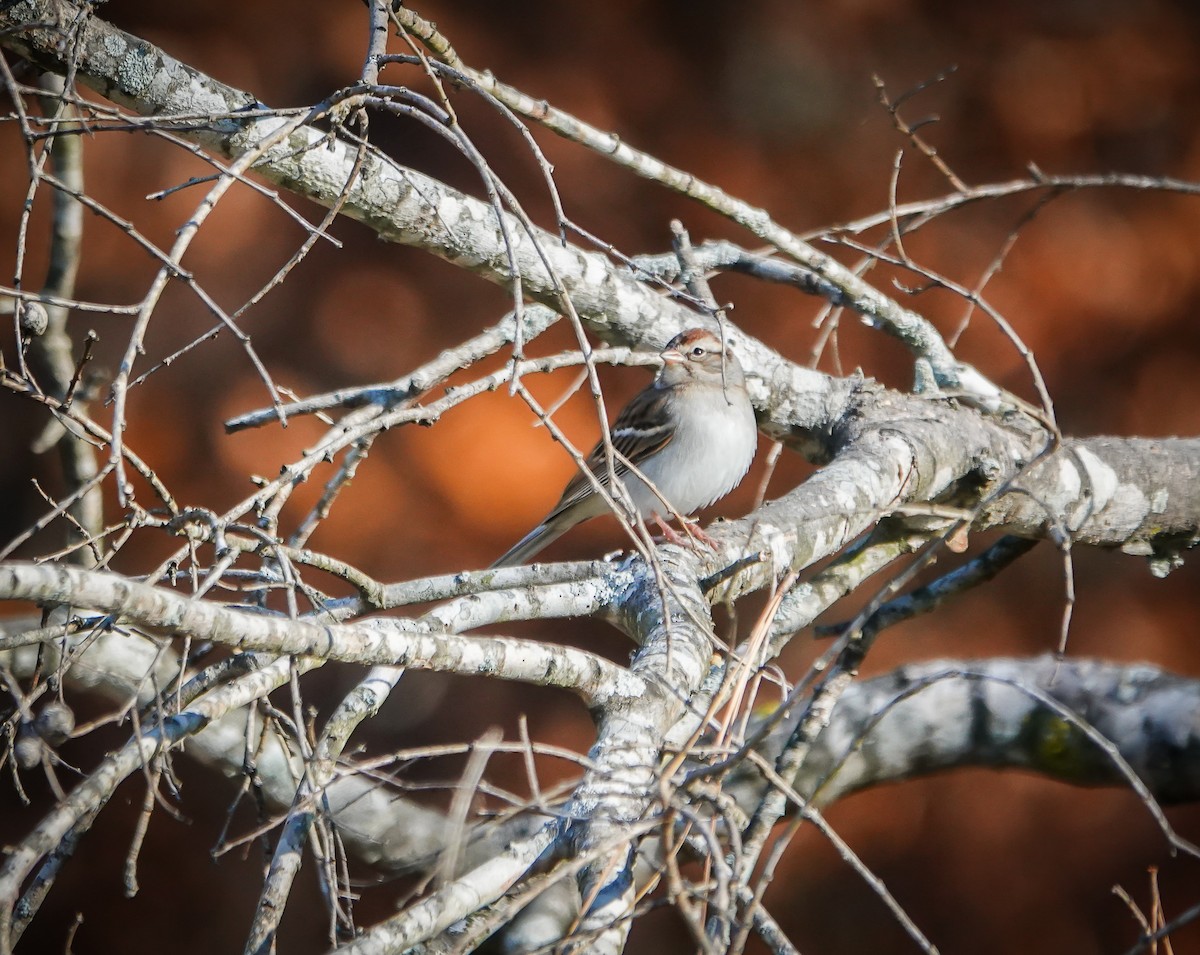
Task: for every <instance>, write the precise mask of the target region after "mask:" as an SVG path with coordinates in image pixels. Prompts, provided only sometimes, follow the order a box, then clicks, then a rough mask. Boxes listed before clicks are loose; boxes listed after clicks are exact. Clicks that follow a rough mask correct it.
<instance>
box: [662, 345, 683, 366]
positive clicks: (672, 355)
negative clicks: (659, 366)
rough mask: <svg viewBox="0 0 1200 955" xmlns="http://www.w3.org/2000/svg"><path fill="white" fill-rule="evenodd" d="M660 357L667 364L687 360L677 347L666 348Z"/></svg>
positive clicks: (676, 363)
mask: <svg viewBox="0 0 1200 955" xmlns="http://www.w3.org/2000/svg"><path fill="white" fill-rule="evenodd" d="M660 357H661V358H662V360H663V363H664V364H667V365H678V364H681V363H682V362H685V361H687V359H686V358H685V357H684V354H683V352H681V351H680V350H679V349H678V348H668V349H667V350H666V351H664V352H663V353H662V355H661V356H660Z"/></svg>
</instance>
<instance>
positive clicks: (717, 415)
mask: <svg viewBox="0 0 1200 955" xmlns="http://www.w3.org/2000/svg"><path fill="white" fill-rule="evenodd" d="M662 360H663V365H662V368H661V369H660V370H659V372H658V374H657V376H655V379H654V382H653V383H652V384H651V385H650V386H649V387H648V388H646V389H645V390H644V391H642V392H640V393H639V394H638V395H636V396H635V397H634V399H633V400H632V401H630V402H629V404H628V405H626V407H625V409H624V410H623V411H622V412H621V413H620V414H619V415H618V416H617V420H616V421H615V422H614V423H613V425H612V427H611V428H610V429H609V433H610V434H611V436H612V446H613V456H612V460H613V471H614V472H615V473H616V475H617V477H619V478H620V479H621V483H622V484H624V486H625V489H626V490H627V491H628V492H629V496H630V497H631V498H632V499H633V503H634V505H635V507H636V508H637V511H638V513H639V514H640V515H641V516H642V517H643V518H647V517H649V518H651V519H653V520H654V521H655V522H657V523H658V524H659V526H661V527H662V528H663V529H664V531H665V532H667V535H668V536H669V537H674V536H675V535H674V534H673V533H672V532H671V531H670V528H668V527H667V526H666V524H664V523H663V521H662V519H661V518H660V517H659V514H660V513H668V514H669V513H670V511H671V508H674V509H675V510H676V511H678V512H679V513H680V514H684V515H686V514H690V513H691V512H692V511H695V510H697V509H699V508H701V507H705V506H707V505H709V504H711V503H713V501H716V500H717V499H718V498H722V497H724V496H725V495H726V494H728V493H729V492H730V491H732V490H733V489H734V488H735V487H737V485H738V483H739V482H740V481H741V480H742V478H743V477H745V476H746V471H748V470H749V469H750V462H751V461H752V460H753V459H754V449H755V447H756V446H757V444H758V428H757V425H756V424H755V422H754V410H753V408H751V407H750V396H749V395H748V394H747V393H746V377H745V375H744V374H743V373H742V366H741V365H739V364H738V360H737V359H736V358H735V357H734V355H733V352H732V351H729V350H724V351H723V350H722V348H721V340H720V339H719V338H717V336H716V335H714V334H713V333H712V332H708V331H705V330H704V329H702V328H693V329H691V330H689V331H686V332H681V333H680V334H678V335H676V336H675V337H674V338H672V339H671V340H670V341H669V342H668V343H667V347H666V348H664V349H663V351H662ZM630 464H632V465H633V467H634V468H636V469H637V470H636V472H632V471H631V470H630V467H629V465H630ZM587 466H588V470H589V471H591V473H592V474H593V475H594V476H595V478H596V480H597V481H599V483H600V484H601V485H602V486H604V487H605V488H607V487H608V486H609V469H608V461H607V458H606V457H605V454H604V445H603V442H601V443H600V444H597V445H596V447H595V448H593V449H592V453H591V454H589V455H588V458H587ZM638 472H640V474H641V475H643V476H645V478H646V479H647V480H648V481H649V482H650V483H651V484H653V485H654V487H655V488H657V489H658V493H657V494H656V493H655V492H654V491H653V490H651V489H650V488H649V487H647V485H646V482H645V481H643V480H641V478H640V477H639V476H638ZM659 494H661V495H662V497H661V498H660V497H659ZM662 498H665V499H666V500H667V501H668V502H669V505H670V506H668V504H664V503H663V500H662ZM608 511H609V506H608V504H607V502H606V501H605V500H604V498H603V497H602V496H601V495H600V494H599V493H598V492H597V491H596V489H595V487H594V486H593V484H592V481H591V480H589V478H588V476H587V475H586V474H582V473H581V474H577V475H575V477H573V478H572V479H571V481H570V482H569V483H568V484H567V487H566V489H565V490H564V491H563V493H562V497H561V498H559V501H558V503H557V504H556V505H555V506H554V509H553V510H552V511H551V512H550V513H549V514H547V515H546V517H545V519H544V520H543V521H542V522H541V523H540V524H538V526H537V527H535V528H534V529H533V530H531V531H530V532H529V533H528V534H526V535H525V536H524V537H522V538H521V539H520V540H519V541H518V542H517V543H516V544H515V545H514V546H513V547H512V549H511V550H509V551H508V553H506V554H505V555H504V556H503V557H501V558H500V559H499V560H498V561H496V563H494V564H493V565H492V566H493V567H511V566H515V565H516V564H522V563H524V562H525V561H527V560H528V559H529V558H530V557H532V556H533V555H534V554H536V553H537V552H538V551H540V550H541V549H542V548H543V547H546V546H548V545H549V544H550V543H551V542H552V541H555V540H557V539H558V538H559V537H561V536H562V535H563V534H565V533H566V532H567V531H568V530H570V529H571V528H572V527H574V526H575V525H576V524H581V523H583V522H584V521H586V520H590V519H591V518H593V517H597V516H599V515H601V514H604V513H607V512H608Z"/></svg>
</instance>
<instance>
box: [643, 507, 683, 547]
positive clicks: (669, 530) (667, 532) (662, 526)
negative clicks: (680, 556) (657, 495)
mask: <svg viewBox="0 0 1200 955" xmlns="http://www.w3.org/2000/svg"><path fill="white" fill-rule="evenodd" d="M650 520H652V521H654V523H655V524H657V525H658V527H659V530H661V531H662V532H663V537H665V538H666V539H667V540H668V541H670V542H671V543H672V544H678V545H679V546H681V547H682V546H683V545H684V544H686V543H687V541H686V540H684V539H683V538H682V537H680V536H679V535H678V534H676V533H675V529H674V528H673V527H672V526H671V525H670V524H668V523H667V522H666V521H664V520H663V519H662V518H661V517H660V516H659V514H658V511H654V512H653V513H652V514H651V515H650Z"/></svg>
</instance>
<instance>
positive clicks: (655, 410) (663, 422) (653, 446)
mask: <svg viewBox="0 0 1200 955" xmlns="http://www.w3.org/2000/svg"><path fill="white" fill-rule="evenodd" d="M669 400H670V389H668V388H654V387H650V388H647V389H646V390H645V391H642V392H639V393H638V394H637V395H636V396H635V397H634V399H633V400H632V401H630V402H629V404H628V405H626V406H625V408H624V409H623V410H622V411H621V413H620V414H619V415H617V420H616V421H614V422H613V424H612V427H611V428H609V434H610V435H611V436H612V444H613V450H614V451H615V452H616V453H615V454H614V455H613V471H614V472H615V473H616V475H617V477H621V476H622V475H623V474H625V473H626V472H628V471H629V466H628V465H627V464H626V463H625V461H630V462H631V463H632V464H633V465H634V466H635V467H637V466H639V465H640V464H641V462H643V461H645V460H646V458H648V457H649V456H650V455H652V454H657V453H658V452H659V451H661V450H662V449H663V448H665V447H666V446H667V445H668V444H669V443H670V441H671V439H672V438H673V437H675V424H674V420H673V418H672V416H671V415H670V414H669V413H668V408H667V402H668V401H669ZM587 466H588V470H589V471H591V472H592V474H594V475H595V476H596V479H597V480H598V481H599V482H600V483H601V484H602V485H604V486H605V487H607V486H608V483H609V481H608V478H609V472H608V462H607V460H606V458H605V455H604V443H603V442H599V443H597V445H596V446H595V447H594V448H592V451H591V453H590V454H589V455H588V456H587ZM591 493H592V482H591V481H590V480H588V477H587V475H586V474H576V475H575V477H573V478H572V479H571V481H570V483H569V484H568V485H567V487H566V489H565V490H564V491H563V495H562V498H561V499H560V500H559V502H558V504H557V506H556V507H555V508H554V510H553V512H551V513H552V515H553V514H559V513H561V512H562V511H564V510H566V509H567V508H568V507H570V506H571V505H572V504H575V503H577V502H578V501H580V500H582V499H583V498H584V497H586V496H587V495H588V494H591Z"/></svg>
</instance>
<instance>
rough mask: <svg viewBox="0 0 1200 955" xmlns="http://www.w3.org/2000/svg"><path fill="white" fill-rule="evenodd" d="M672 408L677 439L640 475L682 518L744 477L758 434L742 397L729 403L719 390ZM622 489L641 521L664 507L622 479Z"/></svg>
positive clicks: (644, 490) (630, 480)
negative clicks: (675, 413)
mask: <svg viewBox="0 0 1200 955" xmlns="http://www.w3.org/2000/svg"><path fill="white" fill-rule="evenodd" d="M689 398H694V399H695V400H689V401H687V402H681V403H679V404H677V405H676V409H677V410H680V409H681V417H680V420H679V425H678V429H677V431H676V433H675V437H674V438H673V439H672V440H671V442H670V443H669V444H668V445H667V446H666V447H665V448H664V449H663V450H662V452H661V453H660V454H658V455H656V456H655V457H653V458H651V459H650V460H648V461H646V462H645V463H643V464H642V466H641V470H642V472H643V473H644V474H645V475H646V477H647V478H649V479H650V481H652V482H653V483H654V485H655V486H656V487H657V488H658V490H659V491H661V492H662V494H663V495H664V496H665V497H666V498H667V500H669V501H670V502H671V504H672V505H673V506H674V507H675V509H676V510H677V511H679V513H680V514H685V515H686V514H691V513H692V512H693V511H697V510H699V509H700V508H702V507H707V506H708V505H709V504H712V503H713V502H714V501H716V500H718V499H720V498H722V497H724V496H725V495H726V494H728V493H729V492H730V491H732V490H733V489H734V488H735V487H737V485H738V483H739V482H740V481H741V480H742V478H743V477H745V476H746V472H747V471H748V470H749V469H750V462H751V461H753V460H754V450H755V448H756V447H757V445H758V430H757V428H756V426H755V423H754V411H753V409H752V408H751V407H750V402H749V400H747V399H746V397H745V395H744V394H743V395H742V396H740V400H738V398H734V400H733V403H732V404H730V403H729V402H728V401H727V400H726V398H725V395H724V394H723V393H721V392H719V391H715V390H714V391H713V392H712V393H709V392H708V391H707V390H705V391H704V392H703V393H702V394H701V395H692V396H689ZM625 486H626V487H627V488H628V489H629V493H630V494H631V495H632V496H633V500H634V503H636V504H637V506H638V510H639V511H640V512H641V513H642V516H648V515H649V514H651V513H652V512H657V513H659V514H663V513H665V511H666V508H665V507H664V505H663V504H662V502H661V501H660V500H659V499H658V497H657V495H655V494H654V493H653V492H651V491H650V490H649V489H648V488H647V487H646V486H645V484H644V483H643V482H641V481H639V480H637V479H636V478H632V477H629V478H626V479H625Z"/></svg>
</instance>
